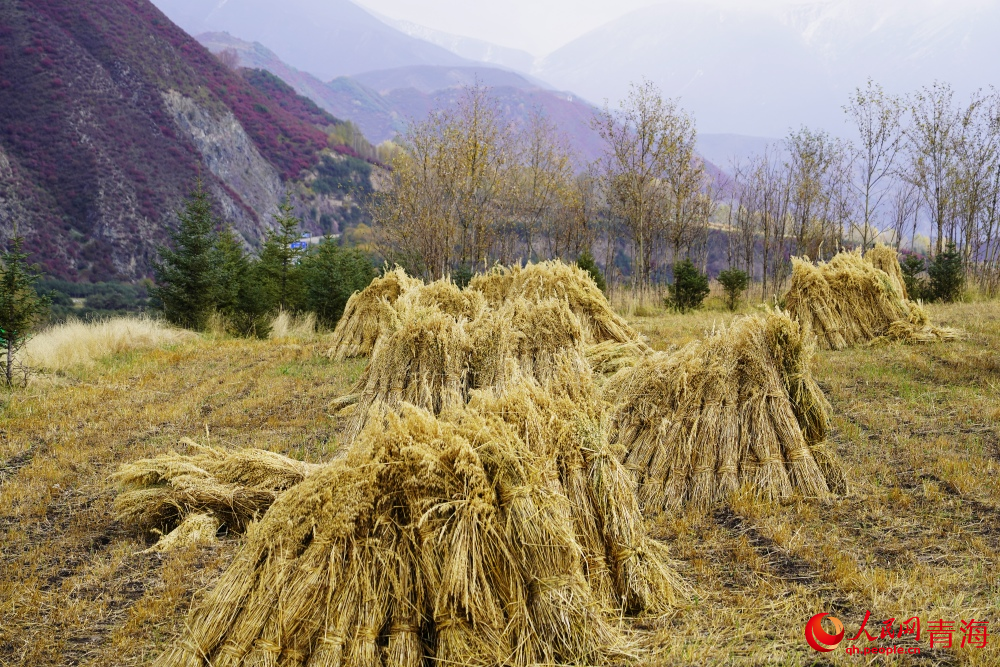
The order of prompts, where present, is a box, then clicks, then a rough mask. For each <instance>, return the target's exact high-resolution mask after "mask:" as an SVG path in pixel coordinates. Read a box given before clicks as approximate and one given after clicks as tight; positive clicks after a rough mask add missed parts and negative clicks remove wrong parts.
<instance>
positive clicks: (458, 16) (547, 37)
mask: <svg viewBox="0 0 1000 667" xmlns="http://www.w3.org/2000/svg"><path fill="white" fill-rule="evenodd" d="M354 1H355V2H356V3H357V4H359V5H362V6H363V7H367V8H369V9H372V10H374V11H376V12H379V13H381V14H384V15H386V16H389V17H391V18H394V19H402V20H405V21H411V22H413V23H419V24H420V25H423V26H427V27H428V28H434V29H435V30H441V31H444V32H450V33H454V34H456V35H464V36H466V37H475V38H478V39H483V40H486V41H488V42H493V43H494V44H500V45H501V46H508V47H513V48H516V49H523V50H525V51H528V52H529V53H532V54H534V55H539V56H540V55H545V54H547V53H550V52H551V51H554V50H555V49H557V48H559V47H560V46H562V45H563V44H565V43H567V42H569V41H571V40H573V39H574V38H576V37H579V36H580V35H582V34H584V33H586V32H588V31H590V30H593V29H594V28H597V27H598V26H600V25H603V24H604V23H607V22H608V21H611V20H613V19H615V18H618V17H619V16H622V15H624V14H627V13H628V12H631V11H634V10H636V9H639V8H641V7H647V6H649V5H655V4H660V3H662V2H663V0H500V1H498V0H354ZM710 1H712V2H713V4H719V0H710ZM722 1H723V2H738V3H739V4H743V5H746V4H754V5H763V6H773V5H781V4H791V3H793V2H797V1H802V0H722ZM872 1H873V2H875V1H877V0H872Z"/></svg>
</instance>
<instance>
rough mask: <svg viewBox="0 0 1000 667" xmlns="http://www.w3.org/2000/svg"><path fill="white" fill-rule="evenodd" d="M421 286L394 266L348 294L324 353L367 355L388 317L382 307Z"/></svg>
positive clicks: (337, 357) (340, 356)
mask: <svg viewBox="0 0 1000 667" xmlns="http://www.w3.org/2000/svg"><path fill="white" fill-rule="evenodd" d="M421 285H423V282H422V281H421V280H419V279H418V278H411V277H409V276H408V275H406V272H405V271H403V269H401V268H398V267H397V268H396V269H395V270H393V271H389V272H388V273H386V274H385V275H384V276H382V277H381V278H376V279H375V280H373V281H372V282H371V284H370V285H368V287H366V288H364V289H363V290H361V291H360V292H356V293H354V294H352V295H351V298H350V299H348V300H347V305H346V306H345V307H344V314H343V316H342V317H341V318H340V321H339V322H337V326H336V328H334V330H333V334H332V336H331V344H332V347H331V348H330V349H329V351H328V352H327V356H329V357H331V358H333V359H335V360H337V361H342V360H344V359H347V358H348V357H360V356H364V355H367V354H371V351H372V348H374V347H375V342H376V341H377V340H378V337H379V335H381V333H382V331H383V330H384V329H385V328H386V325H387V322H386V320H387V319H388V318H390V317H391V315H390V314H389V312H388V310H387V308H386V306H387V305H391V304H394V303H395V302H396V300H397V299H398V298H399V297H400V295H401V294H403V293H404V292H407V291H409V290H411V289H413V288H416V287H419V286H421Z"/></svg>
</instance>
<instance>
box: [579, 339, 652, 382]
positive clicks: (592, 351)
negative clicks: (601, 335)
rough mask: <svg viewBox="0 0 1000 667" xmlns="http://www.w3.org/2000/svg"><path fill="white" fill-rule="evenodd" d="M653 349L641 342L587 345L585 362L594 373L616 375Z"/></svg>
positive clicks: (606, 342)
mask: <svg viewBox="0 0 1000 667" xmlns="http://www.w3.org/2000/svg"><path fill="white" fill-rule="evenodd" d="M652 352H653V349H652V348H651V347H649V346H648V345H647V344H646V343H644V342H642V341H635V342H631V343H618V342H616V341H613V340H608V341H604V342H603V343H596V344H594V345H588V346H587V349H586V356H587V361H588V362H589V363H590V367H591V369H593V371H594V372H595V373H599V374H601V375H606V374H609V373H617V372H618V371H620V370H622V369H623V368H630V367H632V366H634V365H635V364H636V362H637V361H639V359H641V358H642V357H644V356H646V355H647V354H651V353H652Z"/></svg>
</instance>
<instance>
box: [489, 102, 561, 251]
mask: <svg viewBox="0 0 1000 667" xmlns="http://www.w3.org/2000/svg"><path fill="white" fill-rule="evenodd" d="M519 138H520V142H519V144H520V145H519V151H518V155H517V158H518V160H517V162H518V165H517V167H516V169H515V173H516V176H515V184H514V193H515V194H514V196H515V200H514V207H515V217H516V220H517V223H518V225H517V227H518V229H516V230H511V231H514V232H515V233H512V234H510V235H509V237H510V238H508V239H506V242H507V243H511V242H513V238H514V237H516V236H518V235H519V236H521V237H522V238H523V242H524V247H525V253H524V254H525V256H524V259H525V260H531V259H532V256H533V255H534V253H535V252H536V249H535V245H536V244H535V242H536V240H537V237H538V235H539V234H555V235H556V236H557V237H558V236H562V234H561V232H563V230H561V229H559V227H561V226H563V225H574V224H575V223H576V222H577V221H575V220H574V214H573V212H572V210H573V209H574V208H576V206H577V203H578V202H577V198H576V195H577V194H578V193H577V192H576V184H575V182H574V174H573V159H572V151H571V150H570V148H569V143H568V141H567V140H566V138H565V137H564V136H562V135H560V133H559V130H558V128H557V127H556V125H555V123H553V122H552V121H551V120H550V119H549V118H548V117H546V116H545V114H544V112H543V111H542V110H540V109H538V108H536V109H533V110H532V111H531V113H530V114H529V117H528V124H527V127H525V128H524V129H523V131H522V132H521V135H520V137H519ZM517 232H519V234H517ZM553 255H554V256H555V255H558V253H553ZM501 261H509V260H505V259H504V258H501Z"/></svg>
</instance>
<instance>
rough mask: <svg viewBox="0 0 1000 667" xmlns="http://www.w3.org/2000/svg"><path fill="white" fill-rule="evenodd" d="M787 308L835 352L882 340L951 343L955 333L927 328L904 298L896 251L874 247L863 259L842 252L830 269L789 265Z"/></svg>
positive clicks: (796, 263) (807, 264)
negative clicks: (790, 274) (790, 278)
mask: <svg viewBox="0 0 1000 667" xmlns="http://www.w3.org/2000/svg"><path fill="white" fill-rule="evenodd" d="M792 267H793V268H792V283H791V286H790V287H789V290H788V293H787V294H786V295H785V304H786V306H787V308H788V310H789V312H790V313H791V315H792V317H794V318H795V319H796V320H798V321H799V322H802V324H803V325H804V326H805V327H807V329H808V330H810V331H812V332H813V333H815V334H816V336H817V338H818V339H819V341H820V343H821V344H822V345H824V346H825V347H827V348H829V349H833V350H842V349H844V348H847V347H852V346H855V345H860V344H864V343H868V342H870V341H872V340H875V339H877V338H881V337H888V338H890V339H892V340H902V341H906V342H925V341H935V340H949V339H953V338H955V337H957V335H958V333H957V332H956V331H954V330H951V329H942V328H938V327H935V326H933V325H932V324H930V322H929V321H928V318H927V312H926V311H925V310H924V309H923V307H922V306H920V304H918V303H914V302H913V301H909V300H908V299H907V298H906V288H905V286H904V284H903V280H902V271H901V270H900V267H899V261H898V259H897V258H896V254H895V251H894V250H892V249H891V248H886V247H885V246H877V247H875V248H873V249H872V250H869V251H868V254H867V255H866V256H864V257H862V256H861V253H860V251H854V252H842V253H839V254H837V255H835V256H834V257H833V259H831V260H830V261H829V262H828V263H825V264H824V263H820V264H819V265H813V264H812V263H810V262H809V261H807V260H803V259H793V260H792Z"/></svg>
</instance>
